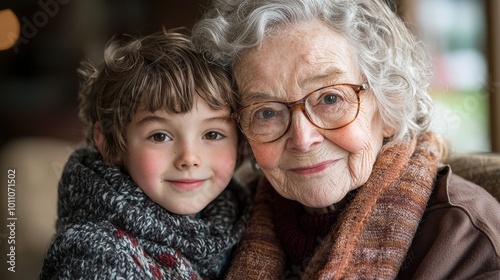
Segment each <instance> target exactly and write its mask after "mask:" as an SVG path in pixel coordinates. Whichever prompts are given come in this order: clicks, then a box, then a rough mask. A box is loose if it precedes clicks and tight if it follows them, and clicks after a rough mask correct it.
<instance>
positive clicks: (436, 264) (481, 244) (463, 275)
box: [398, 166, 500, 279]
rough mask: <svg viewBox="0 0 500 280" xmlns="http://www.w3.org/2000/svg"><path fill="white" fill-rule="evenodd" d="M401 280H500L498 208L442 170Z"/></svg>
mask: <svg viewBox="0 0 500 280" xmlns="http://www.w3.org/2000/svg"><path fill="white" fill-rule="evenodd" d="M499 187H500V186H499ZM398 278H399V279H500V203H498V201H497V200H496V199H495V198H493V197H492V196H491V195H490V194H489V193H487V192H486V191H485V190H484V189H483V188H481V187H479V186H477V185H475V184H473V183H471V182H469V181H466V180H464V179H462V178H461V177H459V176H457V175H454V174H452V172H451V169H450V167H449V166H444V167H442V168H441V169H440V171H439V173H438V181H437V185H436V188H435V189H434V191H433V194H432V196H431V198H430V201H429V205H428V207H427V209H426V211H425V214H424V217H423V218H422V221H421V223H420V226H419V229H418V231H417V233H416V235H415V238H414V240H413V243H412V245H411V248H410V251H409V252H408V255H407V258H406V261H405V263H404V264H403V267H402V270H401V272H400V273H399V275H398Z"/></svg>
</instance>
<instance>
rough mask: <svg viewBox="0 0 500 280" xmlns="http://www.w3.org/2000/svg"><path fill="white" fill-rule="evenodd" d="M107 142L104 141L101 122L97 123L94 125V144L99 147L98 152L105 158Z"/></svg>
mask: <svg viewBox="0 0 500 280" xmlns="http://www.w3.org/2000/svg"><path fill="white" fill-rule="evenodd" d="M105 142H106V141H105V140H104V134H103V133H102V128H101V123H100V122H95V124H94V143H95V146H96V147H97V150H98V151H99V153H101V156H103V157H104V151H105V148H106V147H105V145H106V143H105Z"/></svg>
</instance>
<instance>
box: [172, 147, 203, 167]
mask: <svg viewBox="0 0 500 280" xmlns="http://www.w3.org/2000/svg"><path fill="white" fill-rule="evenodd" d="M178 152H179V154H178V156H177V158H176V160H175V167H176V168H177V169H179V170H184V169H189V168H193V167H199V166H200V165H201V157H200V154H199V150H198V149H196V147H195V146H194V145H193V144H185V145H183V146H182V147H179V150H178Z"/></svg>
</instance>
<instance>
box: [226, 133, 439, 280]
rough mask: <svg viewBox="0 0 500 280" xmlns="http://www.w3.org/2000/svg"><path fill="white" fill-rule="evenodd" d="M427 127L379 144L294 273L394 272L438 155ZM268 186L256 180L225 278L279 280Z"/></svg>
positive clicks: (279, 252) (383, 275) (280, 257)
mask: <svg viewBox="0 0 500 280" xmlns="http://www.w3.org/2000/svg"><path fill="white" fill-rule="evenodd" d="M438 142H439V141H438V139H437V137H436V136H435V135H434V134H432V133H426V134H422V135H420V136H418V137H414V138H412V139H409V138H408V139H407V141H405V142H404V143H402V144H399V145H396V146H393V147H390V148H388V149H386V150H385V151H383V152H382V153H381V154H380V155H379V157H378V159H377V161H376V162H375V164H374V167H373V172H372V174H371V176H370V178H369V180H368V181H367V182H366V183H365V184H364V185H363V186H362V187H360V188H359V191H358V192H357V194H356V197H355V198H354V199H353V201H352V202H351V203H350V204H349V205H348V206H347V207H346V209H345V210H344V212H343V213H342V216H341V217H340V219H339V221H338V222H337V223H336V225H335V226H334V227H333V228H332V230H331V232H330V233H329V234H328V235H327V236H326V237H325V239H324V240H323V241H322V243H321V244H320V245H319V246H318V248H317V250H316V253H315V254H314V256H313V258H312V260H311V261H310V262H309V264H308V266H307V268H306V270H305V272H304V273H303V275H302V279H341V278H342V279H351V278H360V277H361V278H363V277H365V278H366V277H369V278H373V279H394V278H395V277H396V275H397V274H398V272H399V270H400V267H401V264H402V263H403V261H404V259H405V256H406V254H407V251H408V248H409V247H410V245H411V242H412V240H413V237H414V235H415V232H416V230H417V227H418V224H419V222H420V219H421V218H422V215H423V213H424V210H425V207H426V204H427V201H428V199H429V196H430V194H431V192H432V188H433V185H434V180H435V178H436V174H437V164H438V161H439V160H440V150H439V143H438ZM272 195H273V190H272V189H271V187H270V185H269V183H268V182H267V181H266V180H261V181H260V182H259V186H258V189H257V193H256V196H255V204H254V210H253V213H252V217H251V218H250V220H249V225H248V228H247V231H246V233H245V236H244V237H243V239H242V241H241V244H240V246H239V247H238V250H237V252H236V254H235V256H234V258H233V260H232V263H231V267H230V270H229V272H228V275H227V279H241V277H242V276H244V277H245V279H280V278H282V275H283V273H284V268H285V262H286V258H285V254H284V251H283V249H282V248H281V245H280V242H279V240H278V239H277V237H276V233H275V226H274V223H273V212H272V207H271V202H272Z"/></svg>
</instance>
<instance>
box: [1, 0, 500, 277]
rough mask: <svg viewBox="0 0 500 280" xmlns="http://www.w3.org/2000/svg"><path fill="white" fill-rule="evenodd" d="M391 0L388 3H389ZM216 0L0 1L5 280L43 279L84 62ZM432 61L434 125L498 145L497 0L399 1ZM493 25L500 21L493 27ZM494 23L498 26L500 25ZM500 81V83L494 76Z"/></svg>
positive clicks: (189, 21)
mask: <svg viewBox="0 0 500 280" xmlns="http://www.w3.org/2000/svg"><path fill="white" fill-rule="evenodd" d="M387 1H391V0H387ZM209 2H210V0H183V1H171V0H169V1H165V0H149V1H144V0H142V1H139V0H33V1H26V0H15V1H14V0H2V1H1V2H0V129H1V133H0V168H1V169H0V172H1V177H0V178H1V180H2V181H1V182H3V183H2V185H1V186H2V188H1V190H2V191H1V193H0V199H1V204H0V205H2V209H1V211H0V213H1V214H2V215H1V221H2V222H1V226H0V246H1V247H0V248H1V250H0V262H1V265H0V278H1V279H36V278H37V275H38V272H39V269H40V265H41V261H42V258H43V254H44V251H45V249H46V247H47V244H48V243H49V241H50V237H51V236H52V234H53V230H54V222H55V219H56V203H57V202H56V199H57V195H56V194H57V181H58V178H59V176H60V172H61V169H62V167H63V165H64V163H65V161H66V159H67V157H68V156H69V154H70V153H71V151H72V150H73V149H74V148H75V147H76V146H77V145H78V144H79V143H80V142H81V140H82V139H83V134H82V126H81V123H80V121H79V119H78V113H77V90H78V82H79V80H78V76H77V74H76V68H77V66H78V64H79V62H80V61H81V60H82V59H83V58H84V57H86V58H88V59H90V60H91V61H93V62H94V63H99V62H100V61H101V60H102V59H103V50H104V45H105V44H106V42H107V40H108V39H109V38H110V37H111V36H112V35H114V34H121V33H128V34H132V35H139V34H142V35H146V34H149V33H152V32H154V31H157V30H159V29H160V28H162V27H165V28H176V27H185V28H186V29H185V31H186V32H188V31H189V29H190V28H191V27H192V26H193V24H194V23H195V21H196V19H197V18H199V17H200V16H201V14H202V12H203V11H204V8H205V7H207V6H208V5H209ZM392 2H394V3H393V4H392V5H393V8H394V9H396V10H397V12H398V13H399V14H400V15H401V16H402V17H403V18H404V19H405V21H407V22H408V24H409V27H410V28H411V29H412V31H413V32H414V33H415V34H416V35H417V36H418V38H419V39H420V40H422V41H423V42H424V44H425V45H426V47H427V48H428V50H429V54H430V56H431V58H432V61H433V67H434V76H433V80H432V84H431V87H430V92H431V94H432V96H433V98H434V100H435V101H436V108H437V110H436V120H435V122H434V126H433V130H435V131H437V132H439V133H440V134H442V135H443V136H444V137H445V139H446V140H447V141H448V142H449V143H450V147H451V150H452V151H454V152H461V153H462V152H463V153H469V152H491V151H496V152H499V151H500V145H499V144H498V142H499V136H498V133H499V132H498V122H497V121H495V120H498V118H499V117H498V115H496V111H495V109H494V108H497V109H496V110H500V105H499V104H498V103H499V97H497V95H495V90H494V89H495V88H497V87H498V82H499V80H500V79H499V78H498V71H499V69H498V68H499V65H498V63H497V62H495V60H497V61H498V55H497V54H496V53H494V52H493V50H495V47H494V46H495V44H496V46H497V47H496V48H498V45H499V42H498V40H499V38H498V36H499V35H496V34H495V32H493V31H492V30H496V32H497V33H498V30H499V29H498V28H499V27H500V25H499V23H498V18H500V6H499V5H500V4H499V2H500V1H498V0H418V1H417V0H394V1H392ZM494 26H496V27H494ZM495 28H496V29H495ZM495 81H496V82H495ZM495 106H496V107H495ZM9 169H15V170H16V178H15V179H16V186H15V188H16V197H15V199H16V200H15V204H16V217H17V218H18V219H17V221H16V229H15V239H16V244H15V245H16V251H15V253H16V272H15V273H11V272H8V270H7V267H9V265H8V263H7V260H8V257H7V256H6V255H7V254H8V253H9V247H8V246H10V245H8V244H7V241H8V238H9V236H10V235H11V231H9V229H8V228H6V226H5V225H4V224H7V218H6V210H7V191H6V184H5V182H7V170H9Z"/></svg>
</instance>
